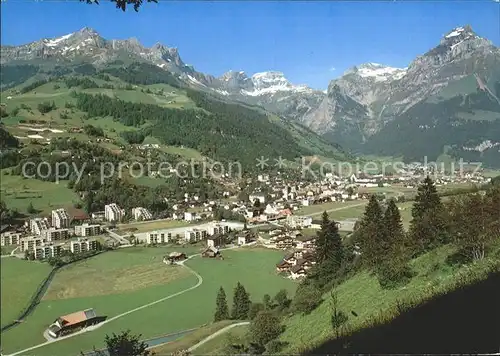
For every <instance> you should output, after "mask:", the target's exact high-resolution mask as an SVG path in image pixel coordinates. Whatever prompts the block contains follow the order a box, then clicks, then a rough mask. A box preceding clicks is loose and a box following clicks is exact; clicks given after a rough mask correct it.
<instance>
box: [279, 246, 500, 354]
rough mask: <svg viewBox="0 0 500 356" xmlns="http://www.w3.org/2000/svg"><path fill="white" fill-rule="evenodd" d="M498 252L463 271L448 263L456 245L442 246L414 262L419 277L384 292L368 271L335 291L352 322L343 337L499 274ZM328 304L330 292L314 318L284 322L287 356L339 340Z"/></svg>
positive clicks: (359, 274)
mask: <svg viewBox="0 0 500 356" xmlns="http://www.w3.org/2000/svg"><path fill="white" fill-rule="evenodd" d="M498 247H500V246H497V249H496V251H494V252H493V253H492V254H491V257H488V258H485V259H484V260H481V261H478V262H476V263H474V264H472V265H462V266H452V265H449V264H448V263H447V262H446V260H447V258H448V257H449V256H451V255H453V254H454V253H455V252H456V248H455V247H454V246H452V245H447V246H443V247H440V248H438V249H436V250H433V251H431V252H428V253H426V254H424V255H422V256H420V257H418V258H417V259H415V260H413V261H412V262H411V268H412V270H413V272H414V274H415V275H414V277H413V278H412V279H411V281H410V282H409V283H408V284H406V285H405V286H402V287H399V288H397V289H383V288H381V287H380V284H379V283H378V281H377V278H376V277H375V276H373V275H371V274H369V273H368V272H361V273H358V274H356V275H355V276H353V277H352V278H350V279H348V280H347V281H345V282H344V283H342V284H340V285H339V286H338V287H337V288H336V293H337V297H338V302H339V308H340V310H342V311H344V313H346V314H347V315H348V317H349V319H348V321H347V323H346V325H345V331H344V332H345V333H347V334H349V333H350V332H354V331H356V330H360V329H362V328H366V327H370V326H373V325H375V324H380V323H384V322H387V321H389V320H391V319H393V318H394V317H395V316H397V315H398V305H401V303H403V304H404V305H408V306H416V305H418V304H420V303H422V302H424V301H426V300H429V299H431V298H432V297H434V296H437V295H440V294H444V293H447V292H449V291H451V290H454V289H456V288H458V287H460V286H462V285H467V284H470V283H473V282H475V281H479V280H482V279H484V278H486V277H487V276H488V273H489V272H491V271H500V258H499V257H500V248H498ZM329 299H330V293H326V294H325V295H324V297H323V302H322V304H321V305H320V306H319V307H318V308H316V309H315V310H314V311H312V312H311V313H310V314H308V315H304V314H297V315H293V316H291V317H288V318H286V319H285V321H284V325H285V327H286V329H285V332H284V333H283V334H282V335H281V337H280V340H281V341H283V342H286V343H288V347H286V348H285V349H284V350H283V353H284V354H295V353H301V352H304V351H306V350H311V349H314V348H315V347H317V346H318V345H320V344H322V343H323V342H326V341H328V340H331V339H333V338H334V331H333V330H332V326H331V321H330V316H331V314H332V311H331V303H330V300H329ZM352 312H353V313H352ZM354 315H356V316H354Z"/></svg>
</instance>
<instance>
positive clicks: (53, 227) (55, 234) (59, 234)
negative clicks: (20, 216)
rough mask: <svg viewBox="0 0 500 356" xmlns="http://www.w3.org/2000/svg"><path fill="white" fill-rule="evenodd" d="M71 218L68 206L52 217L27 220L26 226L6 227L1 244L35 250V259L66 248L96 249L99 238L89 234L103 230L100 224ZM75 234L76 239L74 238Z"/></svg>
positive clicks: (59, 252) (51, 255) (56, 254)
mask: <svg viewBox="0 0 500 356" xmlns="http://www.w3.org/2000/svg"><path fill="white" fill-rule="evenodd" d="M80 220H81V219H72V217H70V215H69V214H68V212H67V211H66V210H65V209H55V210H53V211H52V213H51V216H50V218H49V217H44V218H43V217H38V218H33V219H30V220H28V221H26V223H25V226H24V229H22V230H19V231H5V232H2V233H1V234H0V242H1V245H2V246H15V247H17V248H18V249H19V250H20V252H24V253H29V254H32V255H33V256H34V257H35V258H36V259H46V258H50V257H57V256H59V255H61V253H62V252H63V251H64V250H67V251H71V252H73V253H81V252H85V251H92V250H96V249H97V246H98V242H97V240H96V239H91V238H89V237H92V236H97V235H99V234H100V233H101V226H100V225H97V224H89V223H88V222H84V223H82V224H79V225H73V224H72V222H73V223H74V222H79V221H80ZM74 237H76V240H75V239H72V238H74Z"/></svg>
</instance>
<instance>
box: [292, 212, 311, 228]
mask: <svg viewBox="0 0 500 356" xmlns="http://www.w3.org/2000/svg"><path fill="white" fill-rule="evenodd" d="M286 223H287V225H288V226H290V227H291V228H297V227H301V228H304V227H309V226H311V224H312V218H311V217H309V216H299V215H288V216H287V217H286Z"/></svg>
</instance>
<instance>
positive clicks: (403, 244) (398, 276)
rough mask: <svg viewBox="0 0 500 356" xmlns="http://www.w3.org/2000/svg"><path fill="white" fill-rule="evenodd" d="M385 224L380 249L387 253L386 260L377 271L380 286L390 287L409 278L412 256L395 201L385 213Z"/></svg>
mask: <svg viewBox="0 0 500 356" xmlns="http://www.w3.org/2000/svg"><path fill="white" fill-rule="evenodd" d="M383 224H384V227H385V233H384V235H383V240H382V241H381V244H380V249H381V250H383V251H385V258H383V259H381V260H380V263H379V265H378V266H376V271H377V275H378V279H379V282H380V284H381V285H382V286H388V285H391V284H397V283H399V282H402V281H403V280H404V279H405V277H407V276H408V265H407V263H408V261H409V258H410V256H411V253H410V251H409V246H408V241H407V234H406V232H405V231H404V228H403V223H402V221H401V214H400V213H399V209H398V207H397V205H396V202H395V201H394V200H393V199H391V200H390V201H389V204H388V206H387V209H386V211H385V213H384V217H383Z"/></svg>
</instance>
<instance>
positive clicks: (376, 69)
mask: <svg viewBox="0 0 500 356" xmlns="http://www.w3.org/2000/svg"><path fill="white" fill-rule="evenodd" d="M357 74H358V75H359V76H360V77H363V78H374V79H375V80H376V81H386V80H390V79H392V80H394V79H400V78H402V77H403V76H404V75H405V74H406V68H394V67H387V66H384V65H382V64H378V63H368V64H365V65H361V66H359V67H358V68H357Z"/></svg>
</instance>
